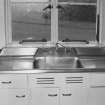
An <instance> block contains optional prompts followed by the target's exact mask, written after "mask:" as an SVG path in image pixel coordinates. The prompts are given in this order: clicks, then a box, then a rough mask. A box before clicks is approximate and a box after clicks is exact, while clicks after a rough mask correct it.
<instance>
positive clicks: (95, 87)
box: [90, 86, 105, 88]
mask: <svg viewBox="0 0 105 105" xmlns="http://www.w3.org/2000/svg"><path fill="white" fill-rule="evenodd" d="M90 88H105V86H91V87H90Z"/></svg>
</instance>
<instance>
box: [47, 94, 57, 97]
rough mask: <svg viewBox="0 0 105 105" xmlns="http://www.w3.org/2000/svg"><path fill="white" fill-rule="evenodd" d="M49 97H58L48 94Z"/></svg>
mask: <svg viewBox="0 0 105 105" xmlns="http://www.w3.org/2000/svg"><path fill="white" fill-rule="evenodd" d="M48 96H49V97H56V96H58V95H57V94H48Z"/></svg>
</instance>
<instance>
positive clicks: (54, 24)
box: [5, 0, 101, 46]
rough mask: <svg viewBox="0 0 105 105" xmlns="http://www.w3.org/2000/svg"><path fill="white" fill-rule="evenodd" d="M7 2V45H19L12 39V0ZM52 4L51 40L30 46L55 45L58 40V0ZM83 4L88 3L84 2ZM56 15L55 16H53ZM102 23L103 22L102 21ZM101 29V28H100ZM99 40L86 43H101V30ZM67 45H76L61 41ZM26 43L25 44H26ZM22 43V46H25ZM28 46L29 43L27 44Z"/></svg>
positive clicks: (98, 1)
mask: <svg viewBox="0 0 105 105" xmlns="http://www.w3.org/2000/svg"><path fill="white" fill-rule="evenodd" d="M5 1H6V2H5V4H6V9H5V12H6V18H5V20H6V21H5V22H6V46H11V45H15V46H18V45H19V42H17V41H16V42H15V41H12V24H11V20H12V19H11V1H10V0H5ZM52 4H53V9H51V41H49V42H35V43H32V44H30V45H29V46H37V45H38V46H46V45H48V46H53V45H55V43H56V42H58V36H59V33H58V28H59V27H58V9H57V8H56V7H57V4H58V0H52ZM71 4H79V5H81V4H82V3H71ZM83 4H87V3H83ZM96 6H97V13H96V14H97V15H100V0H97V4H96ZM53 17H54V18H53ZM100 24H101V23H100ZM99 30H100V29H99ZM96 33H97V16H96ZM98 37H99V42H97V41H96V42H93V43H92V44H90V45H89V44H86V46H88V45H89V46H93V45H96V44H97V43H101V40H100V39H101V38H100V37H101V31H100V32H99V36H98ZM61 43H63V44H64V45H66V46H72V45H74V43H71V42H61ZM24 45H25V44H24ZM24 45H21V46H24ZM26 46H28V44H26ZM75 46H79V44H75ZM80 46H85V45H84V44H80Z"/></svg>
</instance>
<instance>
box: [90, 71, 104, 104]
mask: <svg viewBox="0 0 105 105" xmlns="http://www.w3.org/2000/svg"><path fill="white" fill-rule="evenodd" d="M88 105H105V74H104V73H94V74H90V85H89V91H88Z"/></svg>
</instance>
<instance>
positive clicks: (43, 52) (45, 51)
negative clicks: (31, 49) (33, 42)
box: [36, 47, 72, 57]
mask: <svg viewBox="0 0 105 105" xmlns="http://www.w3.org/2000/svg"><path fill="white" fill-rule="evenodd" d="M71 55H72V50H71V48H63V47H60V48H57V49H56V48H55V47H50V48H39V49H38V51H37V54H36V56H37V57H43V56H56V57H58V56H59V57H62V56H71Z"/></svg>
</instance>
